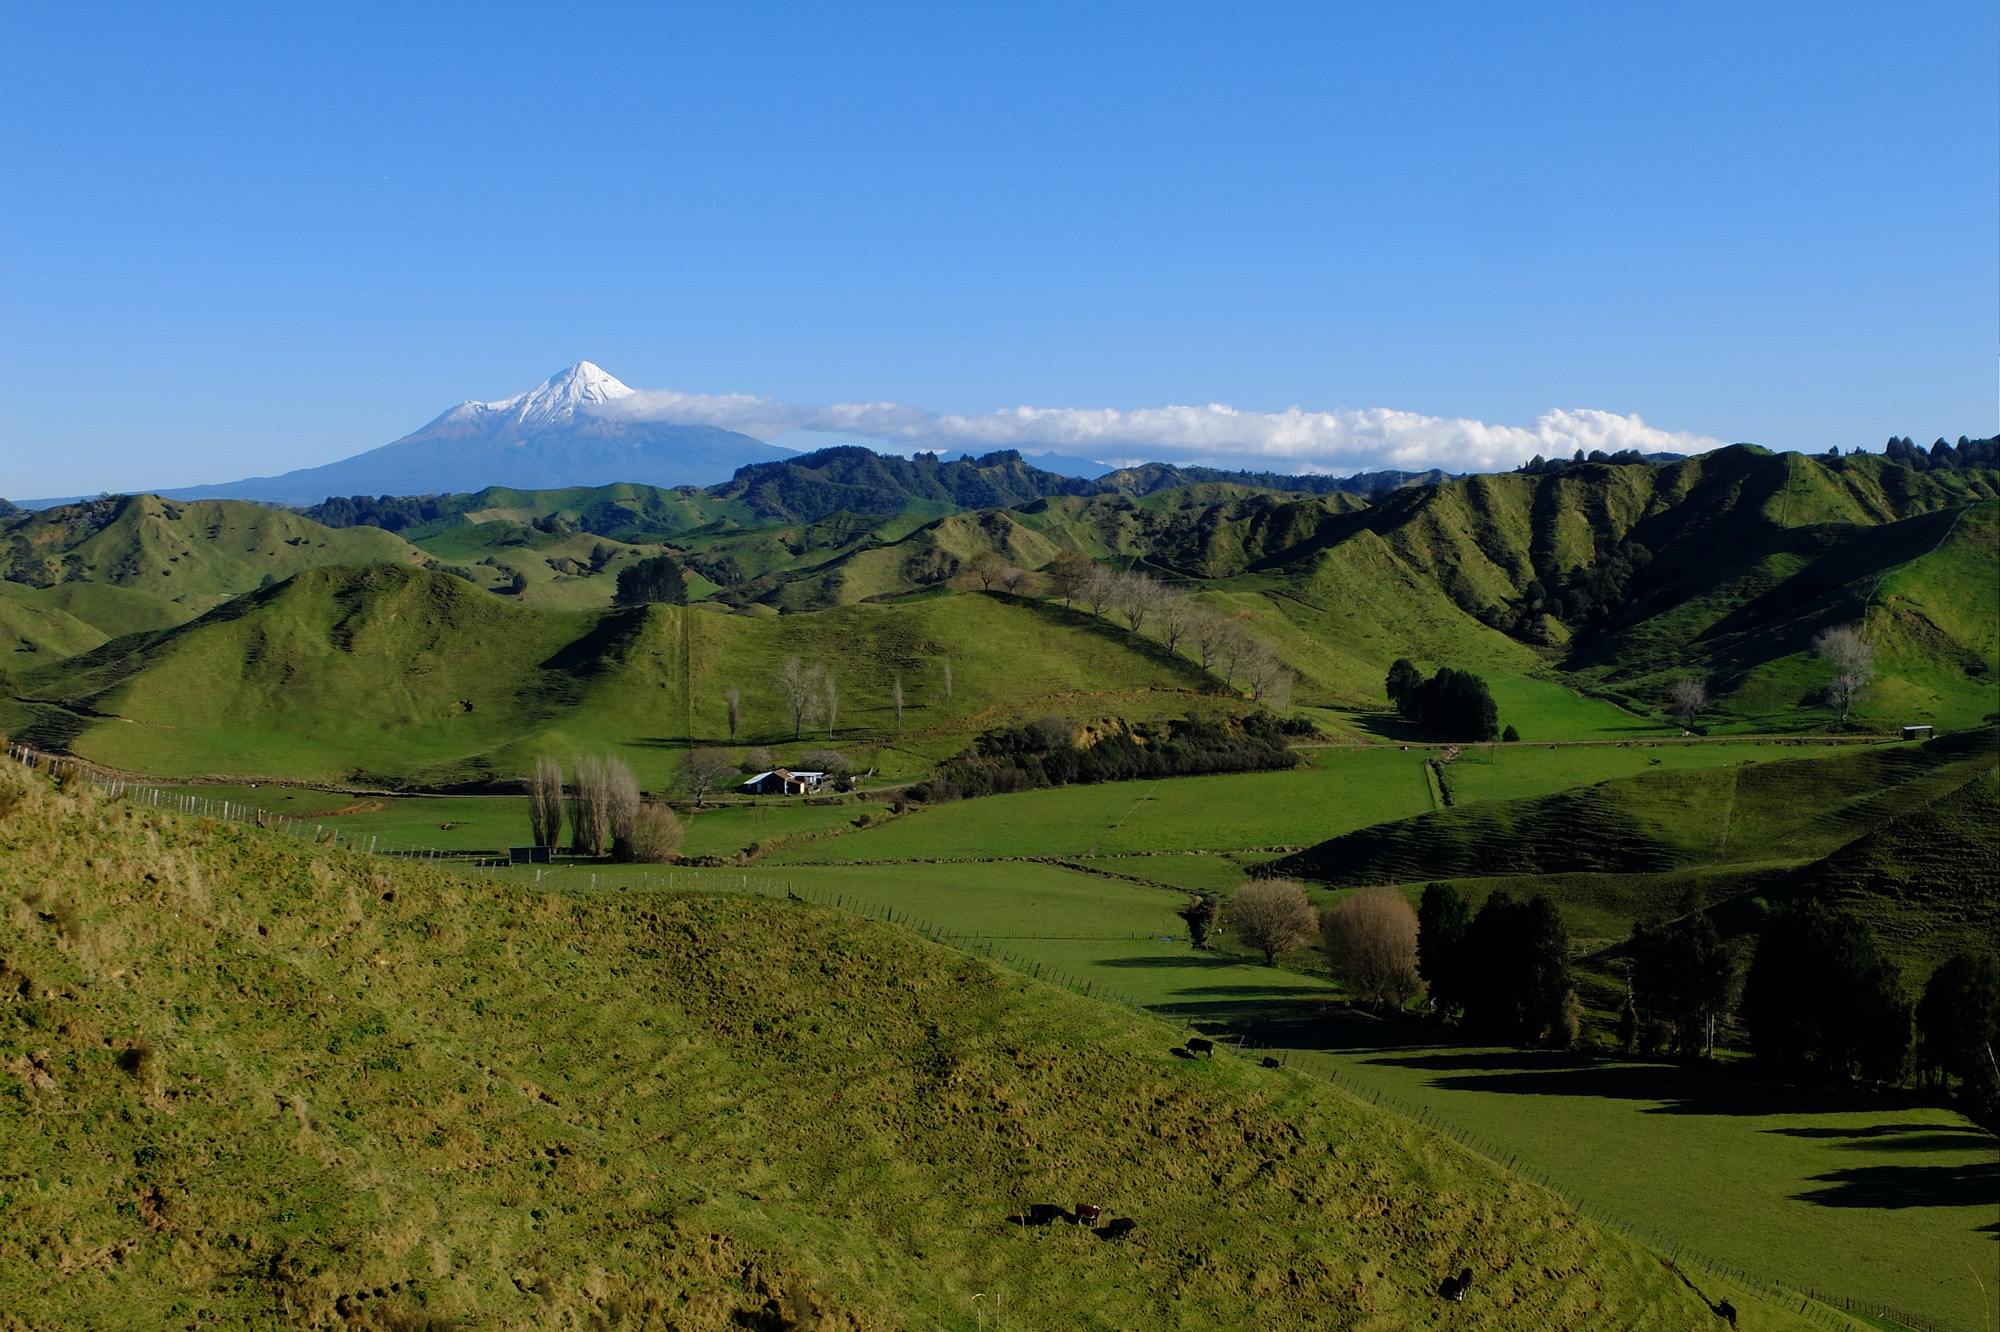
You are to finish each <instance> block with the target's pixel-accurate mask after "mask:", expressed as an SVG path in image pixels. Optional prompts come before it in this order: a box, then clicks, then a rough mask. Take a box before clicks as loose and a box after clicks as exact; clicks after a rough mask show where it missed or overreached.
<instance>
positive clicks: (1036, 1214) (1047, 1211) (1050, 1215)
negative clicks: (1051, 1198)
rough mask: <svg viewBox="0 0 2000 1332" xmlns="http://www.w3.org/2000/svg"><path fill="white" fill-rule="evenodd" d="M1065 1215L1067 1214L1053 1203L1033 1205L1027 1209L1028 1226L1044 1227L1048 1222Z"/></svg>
mask: <svg viewBox="0 0 2000 1332" xmlns="http://www.w3.org/2000/svg"><path fill="white" fill-rule="evenodd" d="M1067 1215H1068V1213H1067V1212H1065V1211H1063V1209H1062V1208H1060V1207H1058V1206H1056V1205H1055V1204H1054V1203H1033V1204H1031V1205H1030V1206H1029V1208H1028V1224H1029V1225H1031V1226H1046V1225H1048V1224H1049V1223H1050V1222H1052V1221H1055V1220H1057V1219H1058V1218H1060V1217H1064V1216H1067Z"/></svg>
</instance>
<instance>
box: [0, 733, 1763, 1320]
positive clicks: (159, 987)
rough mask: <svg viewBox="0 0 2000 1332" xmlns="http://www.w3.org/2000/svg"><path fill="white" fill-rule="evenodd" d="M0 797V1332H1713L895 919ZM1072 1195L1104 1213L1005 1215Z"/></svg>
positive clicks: (1105, 1015)
mask: <svg viewBox="0 0 2000 1332" xmlns="http://www.w3.org/2000/svg"><path fill="white" fill-rule="evenodd" d="M0 793H3V794H0V800H4V808H5V814H4V819H0V845H4V847H5V855H4V856H0V907H4V909H5V910H6V911H7V912H8V915H9V921H10V925H11V927H12V930H13V936H12V940H11V942H10V943H9V945H8V947H7V952H6V960H5V965H6V976H7V978H8V984H7V989H6V996H7V997H6V999H5V1000H4V1001H0V1059H3V1060H4V1061H5V1063H4V1066H5V1068H6V1069H7V1072H6V1073H5V1074H4V1075H0V1081H4V1084H5V1086H4V1094H0V1122H4V1124H5V1130H4V1132H0V1175H4V1178H5V1180H7V1181H8V1184H7V1186H6V1188H5V1189H4V1191H0V1213H4V1223H0V1311H4V1316H6V1317H7V1318H8V1319H9V1320H10V1321H12V1322H13V1323H14V1324H15V1325H19V1326H54V1325H63V1326H98V1327H128V1326H129V1327H147V1328H152V1327H160V1326H180V1325H187V1326H195V1325H204V1324H209V1323H217V1322H238V1321H241V1322H245V1323H248V1324H249V1325H252V1326H277V1325H298V1324H301V1323H307V1324H324V1323H327V1322H330V1321H334V1320H338V1321H340V1322H341V1323H343V1324H344V1325H346V1326H350V1327H377V1328H408V1327H432V1328H436V1327H488V1326H494V1327H497V1326H523V1325H539V1326H550V1325H595V1326H627V1327H668V1326H671V1327H677V1328H687V1329H697V1328H725V1327H788V1326H818V1327H828V1326H832V1327H851V1328H878V1327H880V1328H888V1327H907V1326H914V1325H916V1324H917V1323H918V1322H919V1321H920V1320H927V1321H931V1322H934V1323H936V1324H938V1325H942V1326H946V1327H958V1328H972V1327H976V1326H986V1325H988V1324H990V1325H992V1326H996V1327H1013V1328H1041V1327H1048V1328H1058V1327H1060V1328H1074V1327H1090V1328H1113V1327H1133V1326H1147V1327H1168V1328H1175V1327H1186V1328H1195V1327H1201V1328H1207V1327H1246V1326H1257V1327H1267V1328H1294V1327H1296V1328H1304V1327H1327V1326H1338V1327H1368V1328H1392V1327H1402V1326H1419V1325H1421V1326H1429V1325H1430V1324H1431V1323H1432V1322H1433V1321H1434V1320H1435V1319H1436V1318H1437V1316H1438V1315H1439V1314H1440V1313H1442V1312H1449V1313H1450V1315H1451V1318H1452V1321H1453V1323H1455V1324H1463V1325H1465V1326H1469V1327H1477V1328H1494V1329H1504V1328H1520V1329H1530V1328H1533V1329H1542V1328H1548V1327H1555V1326H1573V1327H1583V1326H1596V1327H1608V1326H1618V1327H1630V1328H1676V1329H1678V1328H1686V1329H1690V1330H1693V1329H1706V1328H1708V1327H1711V1326H1713V1325H1714V1318H1713V1315H1712V1314H1711V1313H1710V1312H1709V1310H1708V1309H1707V1308H1706V1307H1705V1306H1704V1305H1703V1304H1702V1303H1701V1301H1700V1300H1699V1298H1698V1297H1697V1295H1696V1294H1695V1293H1694V1292H1693V1291H1691V1290H1690V1289H1688V1287H1687V1285H1686V1284H1684V1283H1683V1281H1682V1280H1681V1279H1680V1278H1679V1277H1678V1276H1677V1275H1676V1274H1675V1273H1673V1272H1671V1271H1670V1270H1668V1269H1667V1268H1666V1267H1665V1266H1664V1265H1663V1264H1662V1263H1661V1262H1660V1261H1659V1260H1658V1259H1657V1258H1655V1257H1654V1256H1653V1255H1650V1254H1648V1253H1644V1252H1642V1251H1640V1250H1637V1249H1636V1248H1634V1247H1633V1246H1631V1245H1630V1244H1627V1243H1625V1242H1622V1241H1620V1240H1617V1239H1615V1238H1612V1237H1607V1236H1605V1235H1603V1234H1602V1233H1600V1232H1599V1231H1597V1230H1596V1229H1595V1228H1594V1227H1593V1226H1591V1225H1590V1224H1588V1223H1586V1222H1583V1221H1581V1220H1579V1219H1578V1218H1576V1217H1575V1216H1573V1215H1572V1214H1569V1213H1568V1212H1566V1211H1565V1210H1564V1209H1563V1208H1562V1206H1561V1205H1560V1204H1559V1202H1558V1201H1557V1200H1556V1199H1554V1198H1553V1197H1551V1196H1550V1195H1547V1194H1545V1193H1543V1192H1541V1191H1540V1190H1537V1189H1534V1188H1531V1187H1527V1186H1524V1185H1521V1184H1519V1183H1518V1182H1514V1181H1511V1180H1510V1179H1508V1178H1506V1177H1504V1176H1502V1175H1500V1174H1499V1173H1498V1172H1496V1171H1495V1170H1494V1169H1493V1168H1492V1167H1491V1166H1489V1165H1487V1164H1486V1163H1484V1162H1483V1161H1482V1160H1480V1159H1479V1158H1476V1157H1472V1156H1470V1155H1469V1154H1467V1153H1465V1152H1463V1151H1460V1150H1458V1149H1457V1148H1456V1147H1455V1146H1454V1145H1452V1144H1450V1143H1448V1142H1446V1141H1444V1140H1441V1139H1437V1138H1434V1137H1432V1136H1430V1135H1428V1134H1426V1133H1425V1132H1423V1131H1422V1130H1419V1129H1417V1128H1415V1127H1414V1126H1413V1125H1410V1124H1408V1123H1407V1122H1398V1121H1394V1120H1391V1119H1388V1118H1386V1117H1384V1116H1383V1115H1381V1114H1379V1113H1378V1112H1375V1111H1372V1110H1370V1109H1368V1108H1365V1107H1363V1106H1361V1105H1359V1104H1357V1103H1356V1102H1354V1101H1352V1100H1350V1099H1348V1098H1346V1097H1344V1096H1342V1095H1340V1094H1338V1093H1336V1092H1333V1091H1331V1090H1329V1089H1327V1088H1325V1087H1323V1086H1321V1085H1318V1084H1315V1083H1313V1082H1312V1081H1310V1080H1309V1079H1306V1078H1303V1077H1301V1076H1298V1075H1294V1074H1288V1073H1286V1072H1284V1071H1282V1070H1266V1069H1261V1068H1256V1067H1253V1066H1251V1065H1250V1064H1249V1062H1248V1061H1238V1060H1235V1059H1232V1058H1229V1057H1226V1056H1225V1057H1223V1058H1220V1059H1217V1060H1214V1061H1212V1062H1211V1061H1207V1060H1198V1061H1189V1060H1177V1059H1174V1058H1171V1057H1169V1055H1168V1048H1169V1047H1170V1046H1171V1045H1172V1044H1173V1043H1174V1042H1175V1041H1176V1040H1177V1039H1178V1033H1176V1032H1174V1031H1173V1030H1171V1029H1169V1028H1167V1027H1165V1026H1163V1025H1160V1024H1157V1023H1155V1022H1152V1021H1150V1020H1144V1019H1135V1018H1133V1017H1131V1016H1130V1015H1128V1014H1126V1013H1124V1012H1122V1011H1119V1010H1115V1009H1110V1008H1107V1007H1105V1006H1103V1005H1099V1004H1095V1003H1092V1002H1091V1001H1088V1000H1083V999H1079V998H1077V997H1075V996H1073V995H1070V994H1068V993H1066V992H1061V991H1055V990H1051V989H1049V988H1047V987H1042V986H1037V985H1035V984H1033V983H1031V982H1027V981H1024V980H1022V979H1021V978H1019V977H1016V976H1013V975H1010V974H1007V973H1002V972H997V971H995V970H994V969H992V968H991V967H990V966H989V965H987V964H985V963H983V962H981V961H977V960H974V959H972V958H969V957H967V956H965V955H963V954H958V953H954V952H951V951H948V950H945V949H942V948H938V947H933V946H930V945H927V944H925V943H923V942H922V941H921V940H919V939H917V938H916V937H914V936H912V935H909V934H907V933H904V932H901V931H899V930H895V929H892V928H888V927H883V926H878V925H874V924H870V923H866V922H862V921H858V920H855V919H854V918H851V917H846V916H843V915H840V914H838V913H835V912H832V911H828V910H825V909H822V908H815V907H810V906H806V905H804V904H800V903H786V902H774V901H766V900H755V899H750V900H744V899H739V900H728V899H719V898H710V897H667V896H665V895H657V894H633V893H624V894H617V895H611V896H566V895H560V894H553V893H534V892H526V891H521V890H517V889H513V888H510V887H507V886H504V885H498V884H491V885H489V884H483V883H479V882H469V881H464V880H455V879H452V878H449V877H446V876H443V875H439V874H435V873H430V872H426V871H422V870H419V869H416V868H414V867H408V866H400V865H390V864H383V863H379V862H368V861H365V860H361V859H358V858H354V857H350V856H347V855H344V854H339V853H327V852H323V851H320V852H315V851H314V850H312V849H310V848H307V847H303V846H298V845H296V844H289V843H285V842H283V841H281V840H279V839H276V838H274V837H273V836H272V835H270V834H265V833H260V832H257V831H255V830H248V829H242V828H237V827H218V826H214V825H204V824H200V823H194V822H183V821H180V820H177V819H175V818H171V817H166V816H161V815H158V814H157V813H155V812H153V811H150V810H140V809H137V808H134V807H130V806H122V805H118V804H109V805H106V804H100V803H98V802H97V801H96V800H95V799H93V798H92V797H90V796H89V795H87V794H81V793H80V794H78V795H76V796H68V797H65V796H59V795H55V794H53V793H52V792H50V791H49V790H48V789H47V788H46V787H45V786H44V785H42V784H41V783H40V782H38V781H35V780H32V779H30V778H28V777H27V776H26V775H25V774H24V773H23V772H22V771H21V770H20V769H18V768H16V767H14V766H12V765H8V766H7V767H6V768H5V770H4V771H0ZM1082 1089H1087V1091H1088V1094H1087V1095H1080V1094H1079V1091H1080V1090H1082ZM1078 1200H1083V1201H1092V1202H1097V1203H1100V1204H1102V1205H1104V1206H1105V1207H1106V1208H1107V1213H1106V1214H1107V1216H1120V1217H1127V1218H1130V1219H1131V1220H1132V1221H1133V1222H1134V1223H1135V1226H1134V1228H1133V1230H1132V1231H1131V1233H1130V1234H1129V1235H1128V1236H1126V1237H1125V1238H1123V1239H1113V1240H1101V1239H1099V1238H1097V1237H1095V1236H1093V1235H1092V1234H1091V1233H1090V1232H1089V1231H1087V1230H1084V1229H1082V1228H1078V1227H1071V1226H1067V1225H1062V1224H1060V1223H1059V1224H1057V1225H1056V1226H1055V1227H1054V1228H1052V1229H1033V1228H1025V1227H1020V1226H1017V1225H1014V1224H1011V1223H1010V1221H1009V1218H1010V1216H1015V1215H1018V1214H1020V1213H1021V1212H1022V1211H1023V1210H1024V1209H1025V1208H1026V1207H1028V1206H1029V1205H1030V1204H1034V1203H1043V1202H1051V1203H1056V1204H1058V1205H1063V1206H1067V1205H1068V1204H1069V1203H1072V1202H1075V1201H1078ZM1462 1265H1471V1266H1473V1267H1474V1270H1475V1272H1476V1274H1477V1280H1476V1283H1475V1286H1474V1291H1473V1294H1472V1295H1471V1297H1470V1298H1469V1299H1468V1300H1467V1301H1466V1303H1465V1304H1463V1305H1462V1306H1451V1307H1450V1308H1449V1309H1446V1308H1445V1306H1444V1305H1443V1304H1442V1303H1441V1302H1440V1301H1439V1300H1438V1299H1437V1296H1436V1295H1435V1293H1434V1292H1435V1288H1436V1283H1437V1281H1438V1280H1439V1279H1440V1277H1441V1276H1442V1275H1443V1274H1444V1273H1446V1272H1449V1271H1453V1270H1455V1269H1457V1268H1458V1267H1460V1266H1462ZM1697 1280H1699V1281H1700V1282H1701V1283H1702V1284H1703V1285H1704V1286H1709V1287H1711V1289H1715V1290H1717V1293H1720V1290H1721V1288H1720V1287H1718V1286H1716V1285H1715V1283H1714V1282H1713V1281H1712V1280H1711V1279H1710V1278H1706V1277H1698V1278H1697ZM1729 1293H1730V1294H1731V1295H1732V1297H1733V1298H1734V1299H1735V1300H1736V1302H1737V1303H1738V1304H1739V1306H1741V1307H1742V1308H1743V1309H1744V1311H1745V1321H1746V1325H1747V1326H1751V1327H1757V1328H1783V1327H1791V1326H1796V1325H1798V1324H1796V1323H1794V1322H1793V1320H1792V1318H1791V1317H1790V1316H1788V1315H1787V1313H1786V1312H1785V1310H1783V1309H1781V1308H1778V1307H1775V1306H1772V1305H1765V1304H1758V1303H1755V1302H1753V1301H1752V1300H1750V1299H1749V1298H1748V1297H1747V1296H1746V1295H1744V1294H1743V1293H1742V1292H1736V1291H1731V1292H1729Z"/></svg>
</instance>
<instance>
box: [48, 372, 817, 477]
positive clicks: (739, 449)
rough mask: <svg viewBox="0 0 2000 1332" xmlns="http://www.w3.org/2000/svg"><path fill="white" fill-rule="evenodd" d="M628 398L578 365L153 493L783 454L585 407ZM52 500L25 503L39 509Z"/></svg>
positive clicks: (733, 464) (693, 428)
mask: <svg viewBox="0 0 2000 1332" xmlns="http://www.w3.org/2000/svg"><path fill="white" fill-rule="evenodd" d="M631 392H632V390H631V389H630V388H628V387H627V386H626V385H624V384H622V383H620V382H619V381H618V380H616V379H614V378H613V377H612V376H610V375H608V374H606V373H605V372H604V371H603V370H600V369H599V368H598V367H597V366H595V365H592V364H591V363H590V362H589V361H579V362H577V363H576V364H575V365H573V366H571V367H570V368H569V369H567V370H564V371H562V372H561V373H559V374H556V375H553V376H551V377H550V378H548V379H547V380H545V381H543V382H542V383H541V384H539V385H537V386H536V387H534V388H532V389H530V390H528V391H527V392H526V393H517V394H515V395H514V396H513V397H511V398H507V399H504V400H503V401H500V402H464V403H460V404H459V405H458V406H456V407H454V408H452V409H451V410H450V411H448V412H446V413H445V414H444V415H442V416H440V417H438V418H437V419H436V420H435V421H432V422H431V423H430V424H429V425H427V426H425V427H423V429H421V430H418V431H417V432H416V433H414V434H410V435H405V436H403V438H401V439H399V440H397V441H396V442H395V443H393V444H384V445H383V446H382V447H381V448H379V449H370V450H368V452H366V453H360V454H356V455H355V456H354V457H352V458H344V459H342V460H341V461H339V462H336V463H328V464H326V465H325V466H324V467H303V468H300V469H299V470H297V471H293V472H286V473H284V474H283V475H281V476H253V477H248V478H246V479H244V480H242V481H229V482H224V483H223V484H220V485H212V486H183V487H181V488H179V489H176V490H162V491H158V492H157V493H158V494H160V495H163V496H165V497H167V498H169V499H187V500H194V499H242V500H261V501H265V502H267V503H278V504H296V505H307V504H318V503H319V502H320V501H322V500H324V499H326V498H327V496H329V495H427V494H439V493H445V492H454V491H466V490H478V489H480V488H482V487H485V486H511V487H514V488H516V489H522V490H549V489H560V488H562V487H565V486H601V485H609V484H611V483H612V482H616V481H631V482H637V483H640V484H642V485H653V486H690V485H699V486H706V485H712V484H714V483H715V482H717V481H722V480H725V479H727V478H728V477H729V476H730V474H731V473H733V472H734V471H735V470H736V469H737V468H739V467H742V466H744V465H745V464H746V463H758V462H770V461H773V460H775V459H779V458H790V457H792V456H794V455H793V452H792V450H790V449H783V448H779V447H778V446H776V445H774V444H766V443H764V442H763V441H762V440H759V439H753V438H751V437H750V436H749V435H744V434H738V433H737V432H736V431H734V430H723V429H721V428H719V427H717V426H699V425H661V424H657V423H653V422H647V421H624V420H619V419H616V418H613V417H607V416H600V415H598V414H596V412H594V411H593V410H592V409H593V408H594V407H597V406H599V405H601V404H604V403H608V402H612V401H614V400H616V399H618V398H623V397H627V396H629V395H630V394H631ZM60 502H62V501H55V500H43V501H29V503H30V504H32V505H34V506H36V507H40V506H41V505H45V504H51V503H60Z"/></svg>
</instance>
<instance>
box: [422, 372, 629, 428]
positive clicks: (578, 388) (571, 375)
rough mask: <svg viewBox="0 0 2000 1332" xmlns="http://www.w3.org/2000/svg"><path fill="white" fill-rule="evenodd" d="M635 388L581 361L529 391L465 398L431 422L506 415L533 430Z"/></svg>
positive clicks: (559, 422) (491, 422)
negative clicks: (489, 399)
mask: <svg viewBox="0 0 2000 1332" xmlns="http://www.w3.org/2000/svg"><path fill="white" fill-rule="evenodd" d="M632 392H633V390H632V388H631V387H630V386H629V385H627V384H625V383H623V382H622V381H620V380H619V379H618V378H617V377H616V376H615V375H612V374H609V373H607V372H606V371H605V370H604V369H603V368H602V367H600V366H598V365H596V364H594V363H593V362H590V361H578V362H577V363H576V364H575V365H573V366H571V367H569V369H567V370H559V371H557V372H556V373H555V374H553V375H550V376H549V377H548V378H547V379H545V380H543V381H542V382H541V383H539V384H537V385H536V386H535V387H533V388H531V389H529V390H528V391H527V392H525V393H516V394H515V395H514V396H513V397H511V398H502V399H501V400H500V401H498V402H462V403H460V404H459V405H458V406H456V407H454V408H452V409H451V410H450V411H448V412H446V413H445V414H444V415H443V416H442V417H439V418H438V420H437V421H434V422H432V423H431V424H432V425H433V426H435V425H442V424H444V423H445V422H447V421H471V420H477V421H481V422H483V423H485V424H488V425H494V424H498V423H499V421H498V420H497V419H496V418H504V419H507V421H508V423H509V424H511V425H513V426H515V427H517V428H518V429H520V430H522V431H524V432H532V431H535V430H542V429H546V428H549V427H552V426H566V425H569V424H571V423H572V422H574V421H575V420H576V415H577V413H578V412H579V411H585V412H587V411H588V410H589V409H590V408H591V407H594V406H599V405H602V404H604V403H607V402H611V401H613V400H614V399H617V398H627V397H630V396H631V395H632ZM419 433H422V432H419Z"/></svg>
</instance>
